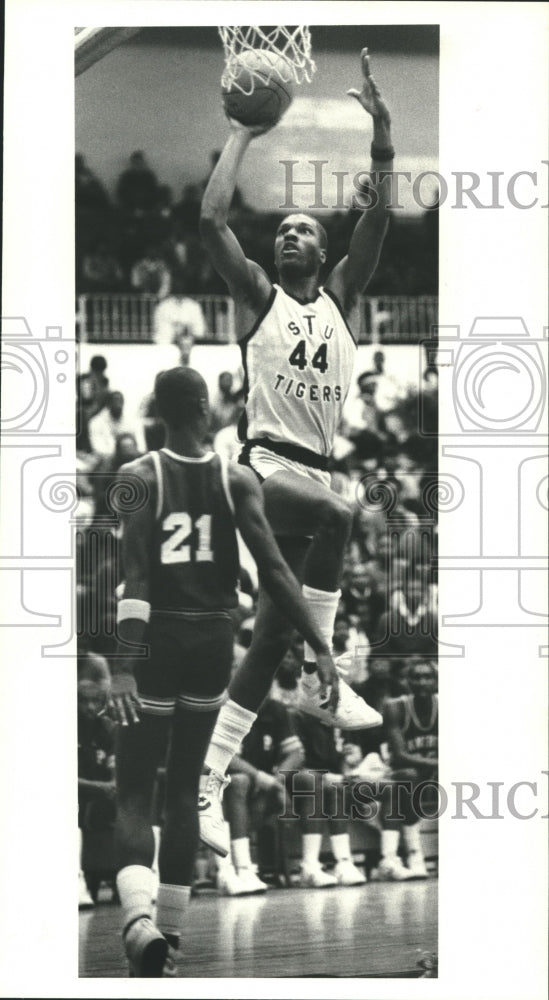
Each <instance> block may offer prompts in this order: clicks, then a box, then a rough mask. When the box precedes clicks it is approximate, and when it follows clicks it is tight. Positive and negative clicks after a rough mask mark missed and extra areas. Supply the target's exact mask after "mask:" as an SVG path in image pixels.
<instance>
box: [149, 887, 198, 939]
mask: <svg viewBox="0 0 549 1000" xmlns="http://www.w3.org/2000/svg"><path fill="white" fill-rule="evenodd" d="M190 897H191V887H190V885H167V884H165V883H164V882H161V883H160V886H159V888H158V896H157V899H156V926H157V927H158V930H159V931H162V933H163V934H171V935H173V936H174V937H180V935H181V934H182V933H183V930H184V927H185V917H186V915H187V909H188V906H189V899H190Z"/></svg>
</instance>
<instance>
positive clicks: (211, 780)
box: [204, 771, 231, 799]
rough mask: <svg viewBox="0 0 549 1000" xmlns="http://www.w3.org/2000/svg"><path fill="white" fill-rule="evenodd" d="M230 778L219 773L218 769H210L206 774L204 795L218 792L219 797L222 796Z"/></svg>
mask: <svg viewBox="0 0 549 1000" xmlns="http://www.w3.org/2000/svg"><path fill="white" fill-rule="evenodd" d="M230 781H231V779H230V778H227V777H226V776H225V775H224V774H219V773H218V771H210V773H209V774H208V775H207V780H206V785H205V788H204V794H205V795H213V794H214V793H216V792H217V793H218V794H219V798H220V799H221V798H222V797H223V792H224V791H225V789H226V787H227V785H228V784H230Z"/></svg>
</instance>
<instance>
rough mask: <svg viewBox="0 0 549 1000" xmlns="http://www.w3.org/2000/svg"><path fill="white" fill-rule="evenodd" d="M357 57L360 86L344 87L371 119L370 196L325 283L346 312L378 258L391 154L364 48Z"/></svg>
mask: <svg viewBox="0 0 549 1000" xmlns="http://www.w3.org/2000/svg"><path fill="white" fill-rule="evenodd" d="M360 60H361V69H362V75H363V82H362V89H361V90H348V91H347V93H348V94H350V96H351V97H354V98H355V99H356V100H357V101H358V103H359V104H360V105H361V107H363V108H364V110H365V111H367V112H368V114H370V115H371V116H372V120H373V126H374V136H373V142H372V148H371V154H372V162H371V166H370V185H369V186H370V196H369V198H368V200H367V201H365V202H364V203H363V204H364V208H363V211H362V215H361V217H360V219H359V221H358V223H357V225H356V227H355V230H354V232H353V235H352V237H351V242H350V245H349V252H348V254H347V256H346V257H344V258H343V260H341V261H340V262H339V264H336V266H335V267H334V269H333V271H332V273H331V274H330V276H329V278H328V280H327V281H326V282H325V285H326V287H327V288H329V289H330V290H331V291H333V292H334V294H335V295H337V297H338V299H339V301H340V302H341V304H342V306H343V309H344V311H345V313H346V314H349V313H350V312H352V310H353V308H354V307H355V305H356V303H357V300H358V296H359V295H360V294H361V293H362V292H364V290H365V288H366V286H367V285H368V282H369V281H370V278H371V277H372V275H373V273H374V271H375V269H376V267H377V264H378V261H379V255H380V253H381V248H382V246H383V240H384V239H385V233H386V231H387V225H388V221H389V205H390V202H391V192H392V161H393V156H394V150H393V146H392V141H391V115H390V113H389V110H388V108H387V105H386V104H385V102H384V100H383V99H382V97H381V94H380V91H379V87H378V86H377V84H376V82H375V80H374V78H373V77H372V76H371V73H370V61H369V56H368V49H363V50H362V53H361V56H360ZM366 206H368V207H366ZM357 207H358V208H361V207H362V205H361V204H360V202H357Z"/></svg>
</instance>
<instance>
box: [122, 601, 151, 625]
mask: <svg viewBox="0 0 549 1000" xmlns="http://www.w3.org/2000/svg"><path fill="white" fill-rule="evenodd" d="M150 617H151V606H150V604H149V602H148V601H139V600H137V599H136V598H133V597H124V598H123V599H122V600H121V601H119V602H118V610H117V612H116V620H117V622H123V621H125V620H126V618H138V619H139V620H140V621H143V622H148V620H149V618H150Z"/></svg>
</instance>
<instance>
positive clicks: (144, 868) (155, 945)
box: [114, 712, 170, 977]
mask: <svg viewBox="0 0 549 1000" xmlns="http://www.w3.org/2000/svg"><path fill="white" fill-rule="evenodd" d="M169 726H170V718H169V716H166V715H163V716H159V715H149V714H146V713H145V712H142V713H140V721H139V722H138V723H134V724H132V725H129V726H120V727H119V730H118V734H117V748H116V784H117V799H118V809H117V818H116V823H115V830H114V841H115V850H116V856H117V862H118V863H117V868H118V874H117V878H116V885H117V890H118V895H119V897H120V902H121V905H122V920H123V932H122V933H123V938H124V946H125V949H126V954H127V955H128V959H129V961H130V975H133V976H138V977H141V976H144V977H150V976H157V975H160V974H161V971H162V966H163V963H164V959H165V956H166V952H167V945H166V941H165V940H164V939H163V937H162V935H161V934H160V933H159V932H158V931H157V930H156V928H155V927H154V924H153V923H152V898H153V891H154V885H153V878H154V876H153V873H152V864H153V858H154V836H153V832H152V826H151V805H152V795H153V789H154V783H155V779H156V772H157V770H158V767H159V765H160V764H161V763H163V762H164V758H165V754H166V748H167V742H168V736H169Z"/></svg>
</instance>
